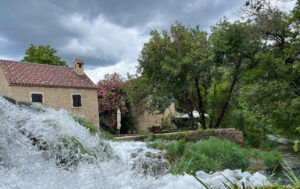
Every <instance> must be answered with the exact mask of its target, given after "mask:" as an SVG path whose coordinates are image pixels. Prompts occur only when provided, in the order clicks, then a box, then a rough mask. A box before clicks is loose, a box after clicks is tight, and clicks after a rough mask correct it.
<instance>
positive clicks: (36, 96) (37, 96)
mask: <svg viewBox="0 0 300 189" xmlns="http://www.w3.org/2000/svg"><path fill="white" fill-rule="evenodd" d="M31 100H32V102H39V103H43V95H42V94H31Z"/></svg>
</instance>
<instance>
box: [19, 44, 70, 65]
mask: <svg viewBox="0 0 300 189" xmlns="http://www.w3.org/2000/svg"><path fill="white" fill-rule="evenodd" d="M55 53H57V50H55V49H54V48H51V47H50V46H49V45H46V46H44V45H39V46H38V47H36V46H35V45H33V44H30V46H29V47H28V49H26V51H25V54H26V55H25V56H24V58H23V60H22V61H26V62H33V63H40V64H49V65H55V66H67V63H66V61H63V60H61V58H60V57H58V56H56V55H54V54H55Z"/></svg>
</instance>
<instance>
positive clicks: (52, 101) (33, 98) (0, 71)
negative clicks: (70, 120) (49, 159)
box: [0, 59, 99, 127]
mask: <svg viewBox="0 0 300 189" xmlns="http://www.w3.org/2000/svg"><path fill="white" fill-rule="evenodd" d="M73 66H74V67H63V66H52V65H45V64H37V63H28V62H17V61H11V60H0V96H8V97H11V98H13V99H15V100H17V101H21V102H40V103H43V104H44V105H45V106H46V107H51V108H53V109H56V110H59V109H65V110H67V111H68V112H70V113H72V114H74V115H81V116H84V117H86V118H87V119H88V120H89V121H90V122H91V123H93V124H94V125H96V126H97V127H99V115H98V96H97V86H96V85H95V84H94V83H93V82H92V81H91V80H90V78H89V77H88V76H87V75H86V74H85V73H84V62H83V61H82V60H81V59H74V60H73Z"/></svg>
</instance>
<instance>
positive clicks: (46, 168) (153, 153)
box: [0, 97, 270, 189]
mask: <svg viewBox="0 0 300 189" xmlns="http://www.w3.org/2000/svg"><path fill="white" fill-rule="evenodd" d="M66 141H67V142H66ZM74 141H75V142H74ZM78 144H79V145H78ZM162 153H163V152H161V151H159V150H154V149H150V148H148V147H147V144H146V143H143V142H113V141H107V140H103V139H101V136H98V135H96V136H93V135H91V134H90V133H89V131H88V130H87V129H86V128H84V127H82V126H80V125H79V124H78V123H77V122H75V121H74V119H73V117H72V116H70V115H69V114H68V113H67V112H66V111H65V110H60V111H55V110H53V109H50V108H44V107H42V106H41V105H30V107H28V106H27V105H15V104H12V103H10V102H8V101H7V100H5V99H4V98H2V97H0V188H1V189H2V188H3V189H19V188H20V189H35V188H41V189H44V188H45V189H48V188H53V189H54V188H55V189H64V188H66V189H73V188H74V189H75V188H76V189H81V188H82V189H102V188H103V189H117V188H125V189H126V188H128V189H131V188H132V189H152V188H165V189H168V188H172V189H173V188H175V189H176V188H178V189H181V188H183V189H194V188H197V189H198V188H204V187H203V186H202V185H201V184H200V183H199V182H198V181H197V180H196V179H195V178H194V177H193V176H191V175H188V174H185V175H182V176H174V175H171V174H169V173H168V170H169V168H170V165H169V164H168V162H167V161H166V160H165V159H163V155H162ZM224 176H225V177H226V178H228V179H230V180H231V181H233V182H235V183H237V184H239V185H240V186H241V183H242V182H244V183H245V185H246V186H250V185H251V186H257V185H264V184H270V183H269V181H268V180H267V179H266V177H265V176H263V175H262V174H260V173H255V174H253V175H251V174H249V173H247V172H241V171H240V170H225V171H221V172H216V173H214V174H207V173H205V172H202V171H199V172H197V177H198V178H199V179H200V180H202V181H203V182H204V183H207V184H208V185H210V186H211V187H213V188H224V185H223V183H222V182H225V183H228V181H227V180H226V179H225V177H224Z"/></svg>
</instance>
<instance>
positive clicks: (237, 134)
mask: <svg viewBox="0 0 300 189" xmlns="http://www.w3.org/2000/svg"><path fill="white" fill-rule="evenodd" d="M210 137H222V138H226V139H228V140H231V141H233V142H235V143H237V144H240V145H242V144H243V141H244V135H243V132H241V131H237V130H236V129H235V128H227V129H213V130H208V131H201V132H193V133H191V134H188V135H187V136H186V140H188V141H191V142H195V141H198V140H202V139H209V138H210Z"/></svg>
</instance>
